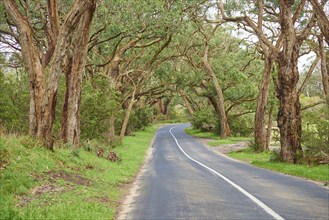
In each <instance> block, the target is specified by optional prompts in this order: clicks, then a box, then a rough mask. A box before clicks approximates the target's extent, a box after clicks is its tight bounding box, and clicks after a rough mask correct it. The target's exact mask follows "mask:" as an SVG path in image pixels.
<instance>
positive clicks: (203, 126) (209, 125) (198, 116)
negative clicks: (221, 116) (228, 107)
mask: <svg viewBox="0 0 329 220" xmlns="http://www.w3.org/2000/svg"><path fill="white" fill-rule="evenodd" d="M191 124H192V127H193V128H194V129H199V130H200V131H202V132H214V133H215V132H216V131H217V129H218V128H219V123H218V119H217V117H216V115H215V113H214V111H213V110H211V109H202V110H200V111H197V112H194V115H193V116H192V119H191Z"/></svg>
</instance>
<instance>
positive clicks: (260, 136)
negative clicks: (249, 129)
mask: <svg viewBox="0 0 329 220" xmlns="http://www.w3.org/2000/svg"><path fill="white" fill-rule="evenodd" d="M264 65H265V67H264V73H263V80H262V84H261V88H260V91H259V95H258V100H257V109H256V114H255V129H254V138H255V144H256V147H257V148H258V150H260V151H263V150H266V148H267V147H266V136H265V134H266V132H265V114H266V105H267V99H268V91H269V86H270V81H271V75H272V69H273V66H274V58H273V57H270V56H266V58H265V64H264Z"/></svg>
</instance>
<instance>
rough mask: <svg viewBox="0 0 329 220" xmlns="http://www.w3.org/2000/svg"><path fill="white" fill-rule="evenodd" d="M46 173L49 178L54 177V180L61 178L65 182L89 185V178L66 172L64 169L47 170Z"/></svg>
mask: <svg viewBox="0 0 329 220" xmlns="http://www.w3.org/2000/svg"><path fill="white" fill-rule="evenodd" d="M47 174H48V176H49V177H50V178H51V179H54V180H58V179H63V180H65V181H67V182H70V183H74V184H78V185H84V186H90V185H91V181H90V180H88V179H86V178H83V177H81V176H80V175H78V174H75V173H69V172H66V171H64V170H60V171H49V172H47Z"/></svg>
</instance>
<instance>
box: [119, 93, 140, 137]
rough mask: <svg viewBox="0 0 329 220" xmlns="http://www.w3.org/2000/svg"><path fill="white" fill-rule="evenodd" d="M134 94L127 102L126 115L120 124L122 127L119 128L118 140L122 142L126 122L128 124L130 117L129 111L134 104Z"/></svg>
mask: <svg viewBox="0 0 329 220" xmlns="http://www.w3.org/2000/svg"><path fill="white" fill-rule="evenodd" d="M135 101H136V100H135V92H134V94H133V96H132V98H131V100H130V102H129V105H128V108H127V110H126V115H125V119H124V121H123V123H122V127H121V132H120V140H122V138H123V137H124V136H125V134H126V131H127V125H128V122H129V117H130V114H131V110H132V108H133V105H134V104H135Z"/></svg>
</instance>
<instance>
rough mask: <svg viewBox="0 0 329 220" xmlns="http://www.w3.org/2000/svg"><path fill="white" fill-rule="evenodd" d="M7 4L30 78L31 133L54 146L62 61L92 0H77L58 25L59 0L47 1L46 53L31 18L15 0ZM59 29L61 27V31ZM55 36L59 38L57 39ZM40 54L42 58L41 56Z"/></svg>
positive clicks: (5, 3) (8, 1)
mask: <svg viewBox="0 0 329 220" xmlns="http://www.w3.org/2000/svg"><path fill="white" fill-rule="evenodd" d="M3 2H4V5H5V8H6V10H7V12H8V13H9V15H10V16H11V18H12V19H13V21H14V23H15V25H16V26H17V31H18V33H19V35H18V39H19V44H20V46H21V51H22V57H23V60H24V63H25V67H26V68H27V70H28V73H29V78H30V114H29V117H30V126H29V133H30V135H32V136H35V137H37V138H39V139H41V140H43V141H44V144H45V145H46V146H47V147H48V148H50V149H52V148H53V146H52V145H53V142H54V141H53V138H52V127H53V123H54V119H55V106H56V101H57V90H58V84H59V79H60V75H61V73H62V67H63V60H64V57H65V54H66V52H67V49H68V47H69V46H70V41H69V39H70V38H71V36H72V35H73V34H74V32H75V27H76V26H77V24H78V22H79V21H80V19H81V16H82V15H83V13H84V12H85V11H86V10H87V9H88V7H89V5H90V1H85V0H76V1H74V3H73V4H72V7H71V9H70V10H69V12H68V13H67V15H66V17H65V18H64V21H63V24H62V25H61V26H60V27H59V25H58V23H57V22H58V20H57V19H58V17H57V12H55V11H54V10H55V9H56V8H57V7H56V1H54V0H49V1H48V4H49V5H48V8H49V9H48V10H49V11H50V13H49V14H50V18H49V19H55V20H51V21H50V25H51V27H50V29H51V31H48V33H47V34H49V33H50V34H49V36H48V39H49V42H48V43H49V45H50V47H49V48H48V51H47V52H46V53H44V52H43V51H40V50H41V49H40V48H37V47H36V46H35V42H34V36H33V31H32V27H31V25H30V21H29V20H28V17H25V16H23V14H22V13H21V12H20V10H19V8H18V6H17V4H16V1H11V0H4V1H3ZM58 28H60V29H59V30H58ZM54 39H56V41H55V40H54ZM39 54H41V57H39Z"/></svg>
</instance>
